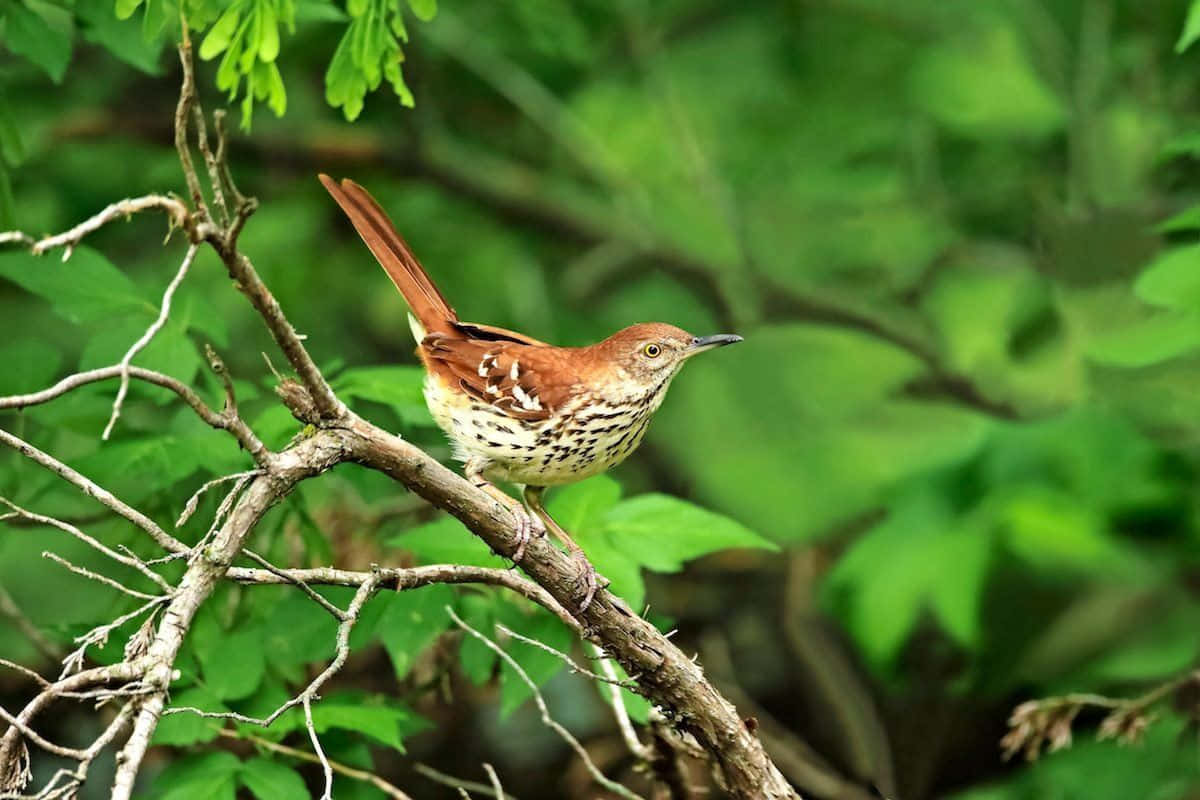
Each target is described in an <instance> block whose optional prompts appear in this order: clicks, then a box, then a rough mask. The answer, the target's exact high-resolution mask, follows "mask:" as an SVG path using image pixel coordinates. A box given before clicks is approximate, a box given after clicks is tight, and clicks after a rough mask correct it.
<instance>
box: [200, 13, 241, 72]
mask: <svg viewBox="0 0 1200 800" xmlns="http://www.w3.org/2000/svg"><path fill="white" fill-rule="evenodd" d="M241 19H242V4H241V3H233V4H232V5H231V6H229V8H227V9H225V13H224V14H222V15H221V16H220V18H219V19H218V20H217V22H216V24H214V25H213V26H212V27H211V28H209V30H208V35H207V36H205V37H204V42H203V43H201V45H200V58H202V59H204V60H205V61H208V60H210V59H212V58H216V57H217V56H218V55H220V54H221V53H223V52H225V50H226V49H227V48H228V47H229V44H230V42H231V41H233V34H234V31H236V30H237V26H238V23H239V22H240V21H241Z"/></svg>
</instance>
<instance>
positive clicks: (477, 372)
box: [421, 329, 577, 422]
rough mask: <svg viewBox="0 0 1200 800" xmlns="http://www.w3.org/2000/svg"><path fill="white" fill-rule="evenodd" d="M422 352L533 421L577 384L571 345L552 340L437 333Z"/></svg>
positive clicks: (451, 376) (480, 396)
mask: <svg viewBox="0 0 1200 800" xmlns="http://www.w3.org/2000/svg"><path fill="white" fill-rule="evenodd" d="M495 330H503V329H495ZM517 335H518V336H519V334H517ZM522 338H523V337H522ZM421 354H422V356H423V357H424V360H425V363H426V364H427V365H428V366H429V368H430V369H431V370H434V371H435V372H437V373H438V374H439V376H440V377H442V378H443V379H444V380H446V381H448V382H452V383H457V384H458V385H459V387H461V388H462V390H463V391H464V392H467V393H468V394H470V395H471V396H473V397H475V398H476V399H477V400H479V401H481V402H484V403H487V404H489V405H491V406H493V407H495V408H496V409H498V410H500V411H501V412H503V413H504V414H506V415H508V416H510V417H513V418H515V419H520V420H525V421H528V422H534V421H538V420H544V419H548V418H549V417H550V416H551V414H552V413H553V412H554V411H556V410H557V409H558V408H559V407H561V406H562V404H563V403H565V402H566V400H567V398H568V397H569V396H570V393H571V388H572V387H573V386H574V385H575V384H576V383H577V379H576V376H574V375H572V374H571V373H570V367H569V364H570V360H569V359H568V358H566V357H565V354H566V350H565V349H564V348H559V347H551V346H549V345H541V344H536V345H533V344H522V343H518V342H516V341H511V340H510V341H504V340H488V339H474V338H470V339H468V338H458V337H455V336H446V335H439V334H436V333H435V334H430V335H429V336H427V337H425V340H424V341H423V342H421Z"/></svg>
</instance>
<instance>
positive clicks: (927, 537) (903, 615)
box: [823, 487, 992, 669]
mask: <svg viewBox="0 0 1200 800" xmlns="http://www.w3.org/2000/svg"><path fill="white" fill-rule="evenodd" d="M950 511H951V509H950V508H949V507H948V506H947V505H946V504H945V502H944V499H943V498H941V497H939V496H937V495H935V494H934V493H933V492H932V491H928V490H926V489H924V487H922V488H921V489H919V490H915V491H914V492H913V493H910V494H909V495H907V496H905V497H904V498H902V499H901V501H900V502H898V503H897V505H896V507H895V508H893V509H892V510H891V512H890V514H889V516H888V518H887V519H886V520H884V521H883V522H882V523H880V524H879V525H876V526H875V527H874V528H872V529H871V530H870V531H869V532H868V533H866V534H865V535H863V536H862V537H861V538H860V539H859V540H858V541H856V542H855V543H854V545H853V546H852V547H851V548H850V550H849V551H847V552H846V554H845V555H844V556H843V557H842V559H841V561H839V562H838V564H837V566H836V567H834V569H833V570H832V571H831V572H830V573H829V575H828V576H827V578H826V580H825V586H824V587H823V593H824V599H825V602H826V603H827V604H828V605H830V606H831V607H832V609H833V610H834V612H835V613H836V614H837V616H838V617H840V618H841V619H842V620H843V622H844V624H845V625H846V629H847V630H848V631H849V633H850V634H851V636H853V637H854V640H855V642H856V643H857V644H858V647H859V648H860V649H861V650H862V652H863V654H864V655H865V656H866V658H867V660H868V661H869V662H871V663H872V664H873V665H874V666H875V667H876V668H877V669H886V668H889V667H890V666H891V665H892V664H894V663H895V660H896V658H897V657H898V656H899V654H900V651H901V648H902V647H903V645H904V643H905V641H906V640H907V639H908V636H909V634H910V633H911V632H912V630H913V629H914V627H915V626H916V624H917V622H918V620H919V619H920V618H921V614H922V612H923V611H925V610H926V609H929V610H933V611H934V612H936V614H937V616H938V618H939V620H940V621H941V622H942V624H943V627H944V628H945V629H946V631H947V632H948V633H950V634H951V635H953V636H954V637H955V638H956V639H958V640H959V641H961V642H962V643H963V644H965V645H967V646H977V645H978V642H979V640H980V632H981V623H980V610H981V602H982V591H983V585H984V580H985V578H986V576H987V571H988V568H989V566H990V563H991V558H990V554H991V552H992V544H991V536H990V535H989V533H988V531H987V530H986V529H984V528H981V527H979V526H975V525H971V524H964V522H963V521H961V520H955V519H954V518H953V517H952V515H951V514H950Z"/></svg>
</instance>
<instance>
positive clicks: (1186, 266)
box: [1133, 245, 1200, 311]
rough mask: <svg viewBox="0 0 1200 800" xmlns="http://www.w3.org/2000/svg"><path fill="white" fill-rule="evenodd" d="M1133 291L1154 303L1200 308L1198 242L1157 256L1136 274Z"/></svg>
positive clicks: (1170, 306)
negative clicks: (1141, 271)
mask: <svg viewBox="0 0 1200 800" xmlns="http://www.w3.org/2000/svg"><path fill="white" fill-rule="evenodd" d="M1133 290H1134V292H1135V293H1136V294H1137V296H1138V297H1140V298H1141V299H1143V300H1145V301H1146V302H1147V303H1151V304H1153V305H1156V306H1161V307H1163V308H1174V309H1190V310H1193V311H1200V245H1189V246H1186V247H1177V248H1174V249H1172V250H1168V251H1166V252H1165V253H1163V254H1162V255H1160V256H1159V257H1158V258H1156V259H1155V260H1154V261H1153V262H1152V263H1151V264H1150V265H1149V266H1147V267H1146V270H1145V271H1144V272H1143V273H1142V274H1141V275H1139V276H1138V279H1137V281H1136V283H1134V287H1133Z"/></svg>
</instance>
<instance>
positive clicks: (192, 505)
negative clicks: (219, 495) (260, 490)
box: [175, 469, 262, 528]
mask: <svg viewBox="0 0 1200 800" xmlns="http://www.w3.org/2000/svg"><path fill="white" fill-rule="evenodd" d="M261 474H262V470H259V469H252V470H247V471H245V472H235V473H233V474H232V475H222V476H221V477H219V478H213V479H212V480H211V481H207V482H206V483H205V484H204V485H203V486H201V487H200V488H199V489H197V490H196V491H195V492H193V493H192V496H191V497H189V498H188V501H187V503H186V504H185V505H184V507H183V511H182V512H181V513H180V514H179V519H177V520H175V527H176V528H182V527H183V526H184V525H186V524H187V521H188V520H189V519H191V518H192V514H195V513H196V509H197V507H199V505H200V498H201V497H203V496H204V493H205V492H207V491H208V490H209V489H211V488H212V487H214V486H219V485H220V484H222V483H226V482H227V481H235V480H238V479H240V478H246V477H251V478H252V477H254V476H256V475H261Z"/></svg>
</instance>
